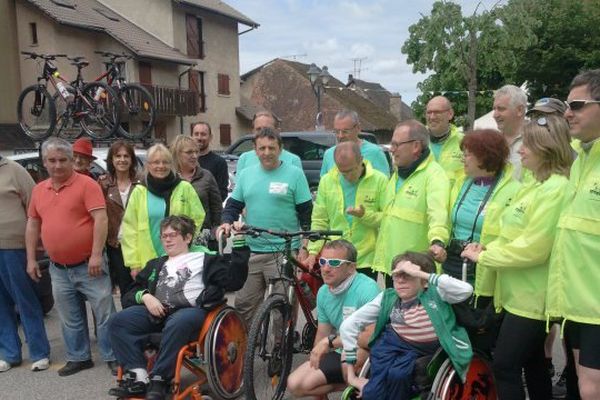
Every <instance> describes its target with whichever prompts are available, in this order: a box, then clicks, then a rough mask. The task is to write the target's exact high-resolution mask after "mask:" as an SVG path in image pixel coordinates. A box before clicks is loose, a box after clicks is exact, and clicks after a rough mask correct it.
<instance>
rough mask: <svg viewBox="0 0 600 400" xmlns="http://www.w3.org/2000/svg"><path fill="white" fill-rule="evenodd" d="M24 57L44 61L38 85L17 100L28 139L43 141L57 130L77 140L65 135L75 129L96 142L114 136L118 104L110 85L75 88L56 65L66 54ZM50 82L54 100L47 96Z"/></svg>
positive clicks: (98, 84)
mask: <svg viewBox="0 0 600 400" xmlns="http://www.w3.org/2000/svg"><path fill="white" fill-rule="evenodd" d="M21 54H23V55H25V56H27V58H29V59H32V60H38V59H39V60H40V61H43V67H42V73H41V75H40V76H39V77H38V78H37V81H38V83H37V84H35V85H31V86H28V87H26V88H25V89H24V90H23V91H22V92H21V94H20V95H19V99H18V100H17V118H18V121H19V125H20V126H21V129H22V130H23V132H24V133H25V134H26V135H27V136H29V137H30V138H32V139H33V140H36V141H41V140H44V139H46V138H47V137H49V136H50V135H52V134H53V133H54V132H55V128H56V127H57V126H58V131H57V132H58V133H61V136H75V134H74V133H72V132H70V133H66V132H67V131H68V130H69V129H71V130H72V129H73V127H74V126H76V125H78V126H79V127H80V128H81V129H83V131H84V132H85V133H86V134H88V135H89V136H91V137H94V138H99V137H108V136H110V135H111V134H112V132H113V131H114V129H115V127H116V126H117V125H118V123H119V104H118V102H117V100H116V97H115V94H114V91H113V90H112V89H111V88H110V87H109V86H108V85H106V84H105V83H102V82H90V83H86V84H84V85H82V86H72V85H71V84H70V83H69V82H68V81H67V80H66V79H64V78H63V77H62V76H61V75H60V73H59V72H58V68H57V67H56V66H55V65H54V63H53V61H54V60H56V58H59V57H66V55H65V54H37V53H33V52H21ZM48 82H50V84H51V85H52V86H53V87H54V89H55V90H56V93H57V94H56V95H55V96H54V97H52V96H51V95H50V93H49V92H48ZM59 97H60V99H61V100H60V101H59V100H58V98H59ZM57 102H59V106H58V110H59V112H57ZM75 129H76V128H75ZM63 131H64V132H65V133H64V134H63Z"/></svg>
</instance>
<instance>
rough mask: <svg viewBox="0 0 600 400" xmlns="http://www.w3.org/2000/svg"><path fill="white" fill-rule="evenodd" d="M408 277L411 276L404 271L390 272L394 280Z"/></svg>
mask: <svg viewBox="0 0 600 400" xmlns="http://www.w3.org/2000/svg"><path fill="white" fill-rule="evenodd" d="M410 278H411V276H410V275H409V274H407V273H406V272H396V273H393V274H392V280H394V281H399V280H407V279H410Z"/></svg>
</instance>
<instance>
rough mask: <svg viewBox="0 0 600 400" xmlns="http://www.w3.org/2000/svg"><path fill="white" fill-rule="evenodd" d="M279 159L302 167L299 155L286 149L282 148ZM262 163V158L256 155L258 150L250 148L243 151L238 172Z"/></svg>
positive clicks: (236, 167) (237, 166) (237, 168)
mask: <svg viewBox="0 0 600 400" xmlns="http://www.w3.org/2000/svg"><path fill="white" fill-rule="evenodd" d="M279 160H280V161H283V162H286V163H288V164H292V165H295V166H296V167H298V168H300V169H302V161H301V160H300V157H298V156H297V155H296V154H294V153H290V152H289V151H287V150H286V149H283V150H281V154H280V155H279ZM256 164H260V160H259V159H258V156H257V155H256V151H254V150H250V151H246V152H244V153H242V155H241V156H240V158H239V160H238V162H237V164H236V165H235V169H236V173H237V174H239V173H240V171H242V170H243V169H244V168H248V167H250V166H253V165H256Z"/></svg>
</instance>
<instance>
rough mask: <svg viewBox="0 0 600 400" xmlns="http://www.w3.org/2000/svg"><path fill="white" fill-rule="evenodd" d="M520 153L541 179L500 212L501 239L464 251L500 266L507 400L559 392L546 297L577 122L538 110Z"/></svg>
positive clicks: (500, 353)
mask: <svg viewBox="0 0 600 400" xmlns="http://www.w3.org/2000/svg"><path fill="white" fill-rule="evenodd" d="M522 136H523V146H522V147H521V149H520V151H519V154H520V156H521V162H522V165H523V167H524V168H526V169H528V170H529V171H530V172H531V174H532V176H533V178H534V179H529V180H527V181H525V182H524V183H523V185H522V186H521V188H520V189H519V191H518V192H517V193H516V194H515V196H514V198H513V200H512V202H511V204H510V206H509V207H508V208H507V209H506V210H505V211H504V212H503V213H502V216H501V217H500V231H499V236H498V238H497V239H496V240H494V241H492V242H491V243H488V244H486V245H485V246H484V245H482V244H481V243H471V244H469V245H467V247H466V248H465V250H464V251H463V252H462V254H461V255H462V256H463V257H466V258H468V259H469V260H471V261H473V262H477V263H478V266H479V267H481V266H485V267H486V268H490V269H493V270H495V271H496V272H497V278H496V289H495V291H494V304H495V307H496V310H503V311H504V319H503V321H502V324H501V326H500V330H499V332H498V339H497V342H496V350H495V352H494V361H493V369H494V374H495V377H496V384H497V388H498V397H499V399H500V400H504V399H507V400H508V399H510V400H520V399H525V392H524V389H523V383H522V379H521V371H522V370H523V369H524V370H525V380H526V382H527V392H528V393H529V398H530V399H532V400H536V399H549V398H552V390H551V380H550V375H549V374H548V369H547V368H546V367H545V357H544V339H545V337H546V317H545V314H544V312H545V298H546V285H547V281H548V263H549V259H550V252H551V250H552V244H553V241H554V236H555V233H556V225H557V222H558V216H559V214H560V211H561V203H562V200H563V194H564V193H565V189H566V184H567V181H568V178H567V177H568V175H569V169H570V166H571V163H572V161H573V154H572V152H571V147H570V144H569V142H570V136H569V129H568V126H567V124H566V123H561V122H560V121H559V120H552V121H550V120H548V119H546V118H545V117H541V118H538V119H536V120H533V121H531V122H529V123H527V124H526V125H525V126H523V128H522Z"/></svg>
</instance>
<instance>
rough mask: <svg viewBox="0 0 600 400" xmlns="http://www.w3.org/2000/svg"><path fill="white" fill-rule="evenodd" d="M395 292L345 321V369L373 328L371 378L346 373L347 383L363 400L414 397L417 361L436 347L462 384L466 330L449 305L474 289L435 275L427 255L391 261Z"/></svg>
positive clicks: (382, 295) (410, 254)
mask: <svg viewBox="0 0 600 400" xmlns="http://www.w3.org/2000/svg"><path fill="white" fill-rule="evenodd" d="M392 270H393V272H392V278H393V282H394V287H393V288H390V289H387V290H385V291H384V292H382V293H380V294H379V295H378V296H377V297H376V298H375V299H373V300H372V301H371V302H370V303H367V304H365V305H364V306H363V307H361V308H360V309H358V310H357V311H356V312H355V313H354V314H352V315H351V316H350V317H348V318H347V319H346V320H345V321H344V322H343V323H342V326H341V328H340V333H341V338H342V342H343V345H344V352H345V355H346V358H345V362H346V364H354V363H355V362H356V348H357V338H358V335H359V333H360V331H361V329H362V327H364V326H365V325H368V324H372V323H375V330H374V333H373V335H372V337H371V340H370V341H369V347H370V348H371V354H370V359H371V371H370V378H369V379H368V380H367V379H366V378H359V377H357V376H356V374H355V373H354V368H347V372H348V383H349V384H350V385H352V386H354V387H356V388H357V389H358V390H359V391H360V393H361V396H362V399H364V400H369V399H377V400H384V399H404V398H412V397H413V396H415V395H417V394H418V391H417V390H416V387H415V385H414V384H413V378H412V377H413V371H414V366H415V362H416V360H417V358H419V357H421V356H424V355H429V354H433V353H434V352H435V351H436V350H437V349H438V348H439V347H440V346H442V347H443V349H444V350H445V351H446V353H447V354H448V356H449V357H450V359H451V361H452V363H453V365H454V367H455V369H456V371H457V372H458V374H459V376H460V377H461V378H462V379H463V381H464V378H465V376H466V371H467V368H468V365H469V363H470V361H471V357H472V354H473V352H472V349H471V344H470V342H469V338H468V336H467V333H466V331H465V330H464V328H462V327H459V326H457V325H456V319H455V316H454V312H453V311H452V307H451V305H450V304H454V303H458V302H461V301H463V300H466V299H467V298H469V296H471V293H472V291H473V288H472V287H471V285H469V284H468V283H466V282H462V281H460V280H458V279H455V278H452V277H450V276H449V275H445V274H444V275H436V274H435V262H434V260H433V258H432V257H431V256H430V255H427V254H421V253H415V252H406V253H404V254H402V255H398V256H396V257H395V258H394V260H393V261H392Z"/></svg>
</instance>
